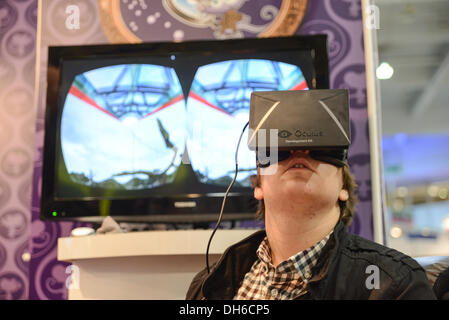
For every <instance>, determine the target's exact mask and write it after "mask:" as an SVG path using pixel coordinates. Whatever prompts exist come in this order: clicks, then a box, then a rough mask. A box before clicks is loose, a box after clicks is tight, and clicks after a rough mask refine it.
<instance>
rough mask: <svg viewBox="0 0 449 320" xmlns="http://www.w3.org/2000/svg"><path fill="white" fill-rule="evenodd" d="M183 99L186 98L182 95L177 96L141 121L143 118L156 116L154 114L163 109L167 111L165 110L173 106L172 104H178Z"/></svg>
mask: <svg viewBox="0 0 449 320" xmlns="http://www.w3.org/2000/svg"><path fill="white" fill-rule="evenodd" d="M183 97H184V96H183V95H182V94H180V95H179V96H177V97H175V98H173V99H171V100H170V101H168V102H166V103H165V104H163V105H162V106H160V107H159V108H157V109H154V110H153V111H151V112H149V113H147V114H146V115H144V116H143V117H142V118H140V119H143V118H146V117H148V116H151V115H152V114H154V113H156V112H159V111H161V110H162V109H165V108H167V107H169V106H171V105H172V104H175V103H176V102H178V101H180V100H182V99H183Z"/></svg>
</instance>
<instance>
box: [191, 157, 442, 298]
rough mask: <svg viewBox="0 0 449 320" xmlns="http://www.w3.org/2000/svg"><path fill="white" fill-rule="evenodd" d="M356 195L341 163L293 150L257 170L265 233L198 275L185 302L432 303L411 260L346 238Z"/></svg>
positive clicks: (424, 281) (231, 250)
mask: <svg viewBox="0 0 449 320" xmlns="http://www.w3.org/2000/svg"><path fill="white" fill-rule="evenodd" d="M334 160H335V161H334ZM273 165H277V168H276V169H277V170H274V173H273V170H271V172H270V174H266V175H265V174H264V172H265V170H269V169H271V168H270V167H271V166H273ZM354 189H355V182H354V178H353V176H352V175H351V173H350V171H349V168H348V166H347V164H346V162H345V161H343V162H342V161H340V160H338V159H332V154H331V156H330V157H328V156H326V155H324V156H323V155H322V154H321V155H320V154H319V153H317V152H316V151H310V150H290V151H289V153H288V154H287V155H285V151H284V155H283V156H282V157H279V162H278V163H277V164H271V165H269V166H265V167H264V166H260V165H259V168H258V176H257V183H256V186H255V189H254V196H255V198H256V199H258V200H259V201H260V208H259V209H260V210H259V213H260V214H262V215H263V216H264V219H265V231H259V232H256V233H255V234H253V235H251V236H250V237H248V238H246V239H244V240H242V241H241V242H239V243H237V244H235V245H233V246H231V247H229V248H228V249H227V250H226V251H225V253H224V254H223V255H222V257H221V258H220V260H219V261H218V262H217V263H216V264H214V266H213V267H212V268H211V271H210V274H207V270H203V271H201V272H200V273H198V274H197V275H196V276H195V278H194V279H193V281H192V283H191V285H190V288H189V290H188V293H187V297H186V298H187V299H276V300H281V299H435V295H434V293H433V291H432V288H431V287H430V284H429V282H428V280H427V278H426V275H425V272H424V270H423V269H422V268H421V266H420V265H419V264H418V263H417V262H415V261H414V260H413V259H412V258H410V257H408V256H406V255H404V254H402V253H400V252H398V251H396V250H393V249H389V248H387V247H384V246H382V245H379V244H376V243H374V242H372V241H369V240H366V239H363V238H361V237H359V236H356V235H353V234H349V233H347V231H346V228H347V227H348V225H349V224H350V222H351V219H352V216H353V212H354V204H355V196H354Z"/></svg>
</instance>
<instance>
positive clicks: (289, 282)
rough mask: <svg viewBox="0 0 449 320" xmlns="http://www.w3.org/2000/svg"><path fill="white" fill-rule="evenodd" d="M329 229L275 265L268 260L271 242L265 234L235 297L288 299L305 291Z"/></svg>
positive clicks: (327, 237)
mask: <svg viewBox="0 0 449 320" xmlns="http://www.w3.org/2000/svg"><path fill="white" fill-rule="evenodd" d="M332 231H333V230H332ZM332 231H331V232H330V233H329V234H328V235H327V236H326V237H325V238H324V239H322V240H321V241H319V242H318V243H317V244H315V245H314V246H312V247H310V248H309V249H306V250H304V251H301V252H299V253H297V254H295V255H294V256H291V257H290V258H288V259H287V260H285V261H283V262H281V263H280V264H279V265H278V266H277V267H276V268H275V267H274V266H273V264H272V263H271V249H270V244H269V242H268V238H267V237H265V239H264V240H263V241H262V242H261V244H260V246H259V248H258V249H257V256H258V257H259V259H258V260H256V262H254V264H253V266H252V267H251V270H250V271H249V272H248V273H247V274H246V275H245V278H244V280H243V282H242V284H241V286H240V289H239V290H238V292H237V294H236V296H235V297H234V300H291V299H295V298H297V297H299V296H301V295H303V294H305V293H306V292H307V291H306V285H307V282H308V281H309V279H310V278H311V277H312V273H311V269H312V267H313V266H314V265H315V264H316V262H317V259H318V256H319V255H320V253H321V250H322V249H323V247H324V245H325V244H326V243H327V241H328V240H329V237H330V235H331V234H332Z"/></svg>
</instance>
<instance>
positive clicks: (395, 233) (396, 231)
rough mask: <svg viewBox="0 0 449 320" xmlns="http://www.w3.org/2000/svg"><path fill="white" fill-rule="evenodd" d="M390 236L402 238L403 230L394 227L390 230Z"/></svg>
mask: <svg viewBox="0 0 449 320" xmlns="http://www.w3.org/2000/svg"><path fill="white" fill-rule="evenodd" d="M390 236H391V237H392V238H395V239H397V238H400V237H401V236H402V229H401V228H399V227H393V228H391V229H390Z"/></svg>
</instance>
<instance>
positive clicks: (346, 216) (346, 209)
mask: <svg viewBox="0 0 449 320" xmlns="http://www.w3.org/2000/svg"><path fill="white" fill-rule="evenodd" d="M251 184H252V186H253V188H255V187H260V174H259V168H257V175H253V176H252V177H251ZM343 189H345V190H347V191H348V195H349V198H348V200H346V201H341V200H338V204H339V205H340V219H339V220H341V221H342V222H343V223H344V225H345V226H346V227H349V226H350V225H351V222H352V218H353V217H354V214H355V205H356V203H357V196H356V195H355V191H356V189H357V184H356V182H355V178H354V175H353V174H352V173H351V171H350V170H349V167H348V166H347V165H345V166H343ZM256 218H257V219H258V220H264V219H265V202H264V201H263V200H259V204H258V207H257V211H256Z"/></svg>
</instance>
